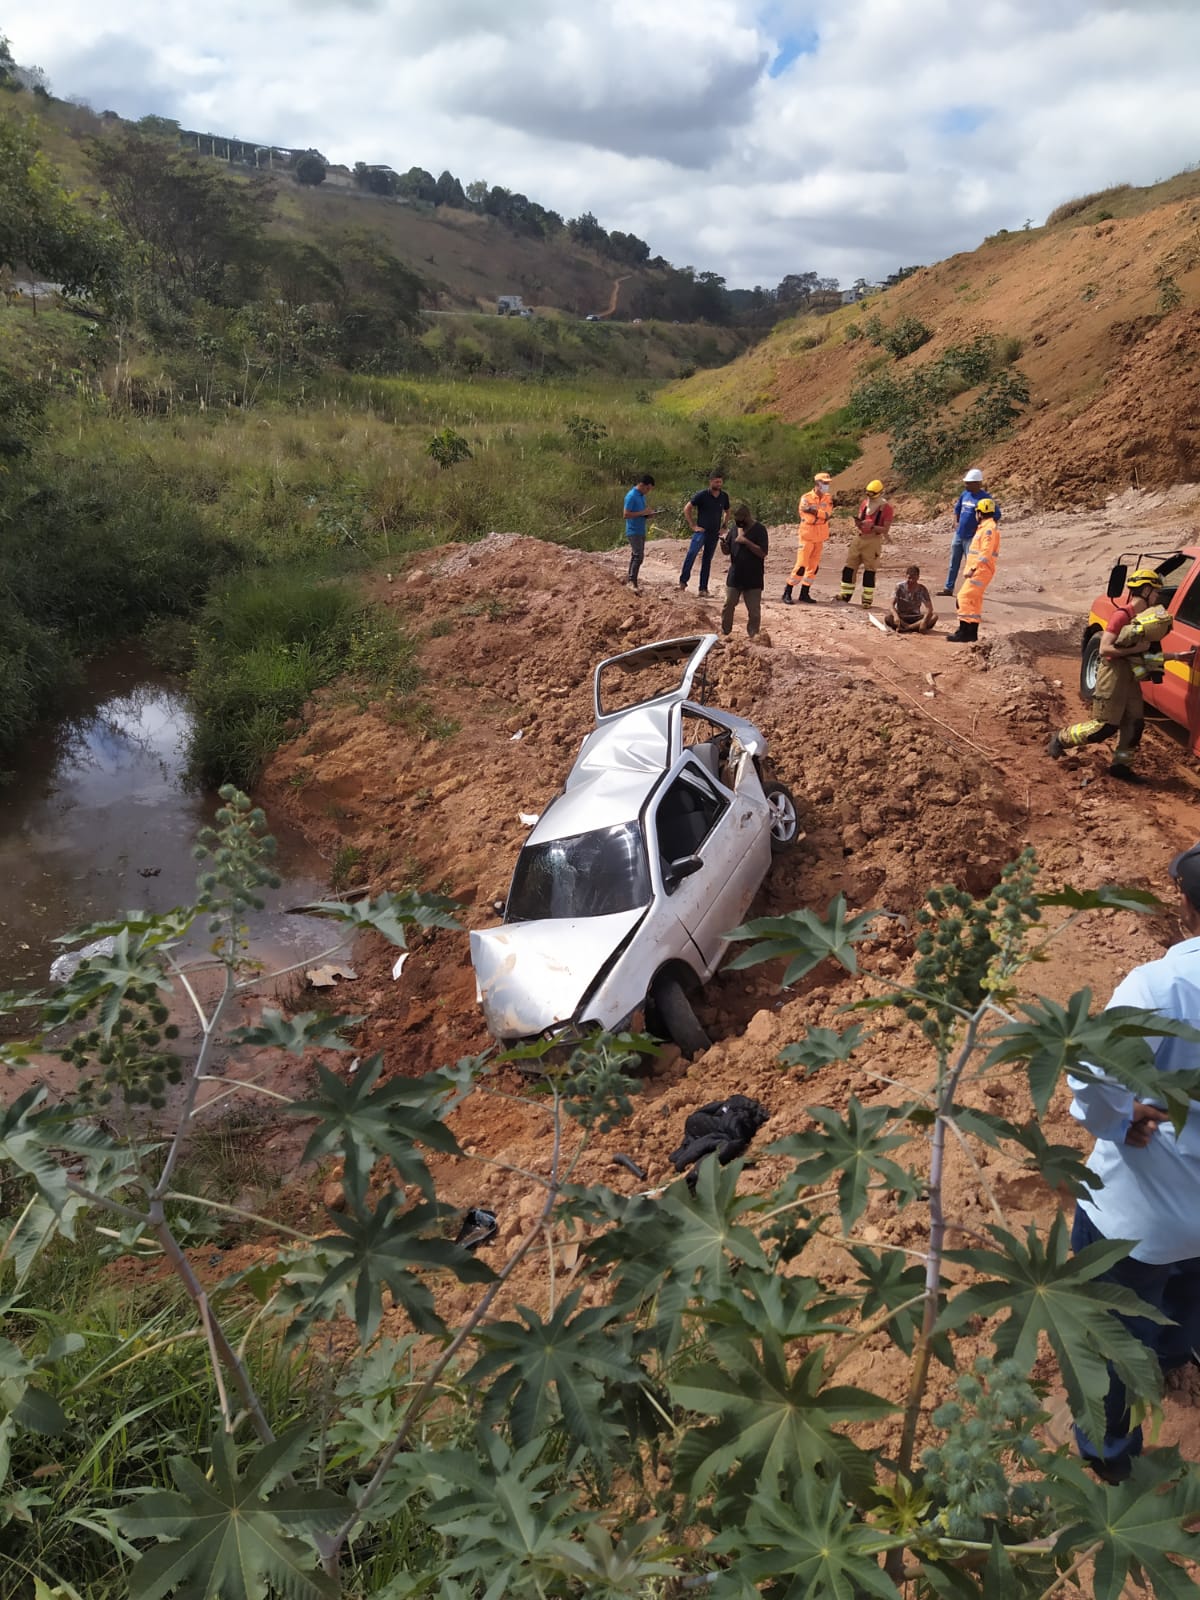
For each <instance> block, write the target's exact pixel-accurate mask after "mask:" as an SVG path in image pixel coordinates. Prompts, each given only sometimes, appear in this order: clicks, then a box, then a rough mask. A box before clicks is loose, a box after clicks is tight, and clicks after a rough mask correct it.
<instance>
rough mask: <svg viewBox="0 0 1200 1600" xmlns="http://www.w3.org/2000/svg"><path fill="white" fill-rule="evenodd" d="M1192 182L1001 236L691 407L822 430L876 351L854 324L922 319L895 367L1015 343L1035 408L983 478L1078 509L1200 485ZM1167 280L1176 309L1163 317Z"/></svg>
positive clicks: (736, 376)
mask: <svg viewBox="0 0 1200 1600" xmlns="http://www.w3.org/2000/svg"><path fill="white" fill-rule="evenodd" d="M1184 177H1185V179H1186V178H1191V179H1192V180H1193V181H1192V182H1191V183H1190V184H1188V183H1185V182H1184V180H1183V179H1181V180H1172V183H1171V184H1170V185H1164V186H1163V187H1162V192H1163V193H1164V194H1167V195H1174V196H1179V194H1180V192H1181V189H1183V190H1184V191H1185V192H1184V197H1183V198H1172V199H1169V200H1165V201H1164V202H1163V203H1160V204H1157V205H1151V206H1150V208H1149V209H1146V210H1139V211H1137V212H1136V213H1135V214H1133V215H1129V216H1122V215H1114V216H1104V220H1096V218H1097V217H1099V216H1101V214H1102V213H1104V212H1106V210H1107V208H1106V207H1105V206H1104V205H1101V204H1096V205H1093V206H1092V207H1090V208H1087V209H1085V210H1084V211H1083V212H1082V213H1081V215H1080V216H1079V217H1077V218H1073V219H1071V220H1069V221H1067V222H1063V223H1058V224H1055V225H1053V226H1047V227H1043V228H1037V229H1030V230H1029V231H1028V232H1022V233H1014V234H1006V235H996V236H994V237H993V238H992V239H990V240H988V241H987V242H986V243H984V244H983V245H981V246H980V247H979V249H977V250H974V251H972V252H969V253H965V254H961V255H956V256H951V257H949V259H947V260H945V261H941V262H939V263H937V264H936V265H935V266H931V267H925V268H922V269H921V270H920V271H918V272H917V273H915V274H914V275H913V276H912V277H910V278H907V279H906V280H905V281H904V282H903V283H900V284H898V285H896V286H895V287H894V288H892V289H889V290H887V291H885V292H884V293H883V294H881V295H877V296H874V297H872V298H871V299H870V300H869V301H867V302H865V303H864V304H862V305H859V306H847V307H845V308H843V309H842V310H841V311H839V312H837V313H835V314H834V315H833V316H832V317H829V318H827V319H825V318H807V319H801V320H799V321H795V322H791V323H788V324H786V325H784V326H783V327H781V328H779V329H778V330H776V332H775V333H773V334H772V335H771V336H770V337H769V338H768V339H767V340H766V341H764V343H763V344H762V345H760V346H758V347H757V348H756V349H755V350H753V351H750V352H748V353H747V355H745V356H744V357H742V359H741V360H740V361H738V362H736V363H735V364H733V365H732V366H730V367H729V368H728V369H726V370H725V371H724V372H722V373H721V374H720V375H719V376H717V377H716V378H714V377H712V376H711V375H708V374H705V375H703V376H701V377H698V378H696V379H693V380H692V381H691V382H690V384H688V385H687V386H686V387H685V388H684V390H683V398H684V402H685V403H686V404H689V405H696V406H702V405H709V404H711V405H713V406H714V408H715V409H718V410H720V409H726V408H728V406H729V405H731V404H737V405H740V406H741V407H742V408H743V409H745V410H759V411H761V410H773V411H776V412H778V414H779V415H780V416H781V417H783V418H785V419H786V420H788V421H793V422H807V421H812V420H815V419H816V418H818V417H820V416H822V415H824V413H826V412H828V411H830V410H832V409H834V408H835V407H838V406H842V405H844V404H845V403H846V401H847V399H848V398H849V394H850V390H851V387H852V385H853V383H854V381H855V378H856V375H857V374H858V373H859V371H860V369H861V368H862V366H863V363H864V361H865V360H866V359H867V358H869V357H873V356H878V354H879V352H877V351H876V350H874V349H873V348H872V347H871V346H870V345H869V344H868V343H867V342H866V341H865V340H857V341H853V340H848V339H847V336H846V329H847V326H848V325H851V324H854V323H856V322H857V323H859V324H861V323H862V321H863V320H864V319H865V318H866V317H868V316H870V315H871V314H873V313H875V314H878V316H879V317H880V318H881V319H882V321H883V322H884V324H885V325H888V326H890V325H891V324H893V323H894V322H896V321H897V320H899V319H900V318H901V317H915V318H917V319H919V320H920V321H921V322H922V323H924V324H925V325H926V326H927V327H928V328H930V329H932V330H933V333H934V337H933V339H932V340H931V341H930V342H929V343H928V344H926V345H925V346H924V347H923V348H921V349H920V350H918V351H917V352H916V353H915V354H913V355H911V356H908V357H907V358H905V359H904V360H903V361H901V362H899V363H898V364H896V366H895V367H894V369H892V370H895V371H896V372H897V373H898V374H901V375H902V374H904V373H906V372H910V371H912V370H914V369H915V368H917V367H919V366H921V365H923V364H924V363H925V362H927V361H930V360H934V359H936V358H937V356H938V355H939V354H940V353H941V352H942V351H943V350H944V349H945V348H946V347H947V346H948V345H951V344H961V343H964V342H966V341H968V340H969V339H971V338H972V337H973V336H974V335H976V334H980V333H994V334H996V335H999V336H1001V337H1002V338H1004V337H1013V338H1016V339H1019V340H1020V341H1021V346H1022V353H1021V356H1020V365H1021V367H1022V369H1023V370H1024V371H1025V373H1026V374H1027V375H1028V378H1029V383H1030V387H1031V390H1032V395H1033V404H1032V406H1031V408H1030V411H1029V413H1028V414H1027V418H1026V420H1025V421H1024V422H1023V424H1022V425H1021V426H1020V427H1019V429H1018V431H1017V433H1016V435H1015V437H1014V438H1013V439H1011V440H1010V441H1008V442H1005V443H1004V444H1002V445H1000V446H998V447H996V448H995V449H993V450H991V451H990V452H985V453H984V456H983V459H982V462H981V463H980V464H981V465H983V466H984V467H985V468H987V469H988V470H989V477H988V481H989V483H993V484H994V485H995V486H997V487H1007V488H1008V489H1009V490H1010V492H1011V491H1013V490H1019V491H1020V492H1021V493H1026V492H1027V493H1028V494H1029V495H1030V496H1031V497H1032V498H1033V500H1034V501H1035V503H1037V504H1039V505H1068V504H1072V503H1074V502H1075V501H1076V500H1078V499H1079V498H1081V497H1082V498H1084V499H1085V500H1094V499H1095V497H1096V495H1097V493H1098V492H1099V491H1104V490H1113V489H1116V490H1120V489H1123V488H1125V487H1127V486H1128V485H1130V484H1133V485H1134V486H1141V487H1150V486H1158V485H1166V484H1170V483H1175V482H1178V481H1179V480H1181V479H1195V478H1197V477H1200V390H1198V388H1197V376H1198V375H1200V367H1198V363H1200V338H1198V337H1197V335H1198V332H1200V314H1198V313H1197V312H1196V311H1195V310H1194V309H1193V308H1194V307H1196V306H1197V304H1200V200H1198V198H1197V194H1196V189H1195V181H1194V180H1195V175H1184ZM1189 189H1190V192H1187V191H1188V190H1189ZM1153 198H1155V194H1154V191H1149V192H1148V193H1145V194H1144V195H1143V199H1144V200H1145V201H1147V202H1148V201H1149V200H1152V199H1153ZM1118 204H1119V202H1117V201H1114V202H1113V205H1114V206H1116V205H1118ZM1164 276H1165V277H1169V278H1170V279H1172V280H1173V282H1174V284H1175V285H1176V287H1177V289H1178V292H1179V294H1180V296H1181V302H1180V304H1179V306H1178V307H1177V308H1176V309H1173V310H1168V311H1167V312H1166V313H1165V314H1160V312H1161V309H1162V305H1163V302H1162V298H1161V294H1162V291H1161V284H1160V280H1161V279H1162V278H1163V277H1164ZM881 455H882V449H878V450H875V452H874V456H875V458H876V459H878V458H879V457H880V456H881ZM882 459H883V461H886V456H883V458H882ZM879 464H880V465H882V461H880V462H879ZM873 470H874V468H873ZM861 476H862V474H861V470H860V469H859V468H857V467H856V468H854V469H852V472H851V474H850V475H849V477H852V478H853V481H854V483H855V484H856V485H857V484H858V483H859V481H860V479H861ZM847 481H849V478H848V479H847Z"/></svg>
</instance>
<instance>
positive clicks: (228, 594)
mask: <svg viewBox="0 0 1200 1600" xmlns="http://www.w3.org/2000/svg"><path fill="white" fill-rule="evenodd" d="M411 655H412V647H411V645H410V644H409V642H408V641H407V640H406V639H405V638H404V637H403V636H402V635H401V634H400V632H399V630H398V628H397V626H396V624H395V622H394V621H393V620H392V619H391V618H390V617H389V616H388V615H387V614H386V613H383V612H381V611H379V610H378V609H377V608H372V607H368V606H364V605H363V603H362V601H361V600H360V599H359V598H358V597H357V595H356V594H355V593H354V591H353V590H352V589H351V588H349V587H347V586H346V585H345V584H343V583H340V582H337V581H334V580H325V581H320V582H318V581H314V579H313V578H312V576H311V575H310V574H307V573H304V572H299V571H285V572H276V573H272V574H271V575H270V576H269V577H268V576H257V575H251V576H245V577H241V578H238V579H235V580H230V581H228V582H226V583H224V584H223V585H222V586H221V587H220V588H219V589H217V590H216V592H215V593H214V594H213V595H212V596H211V597H210V598H209V600H208V602H207V604H206V606H205V608H204V612H203V615H202V617H201V619H200V625H199V629H198V646H197V652H196V663H195V666H194V668H193V670H192V674H191V678H190V684H191V689H192V694H193V698H194V700H195V703H196V711H197V721H196V725H195V730H194V733H193V737H192V747H191V760H192V765H193V767H194V769H195V771H196V773H197V775H198V776H199V777H201V778H203V779H204V780H206V781H207V782H209V783H214V784H220V783H225V782H232V783H236V784H238V785H239V786H240V787H242V788H250V787H251V786H252V785H253V784H254V783H255V781H256V780H257V779H258V777H259V775H260V773H261V771H262V768H263V765H264V763H265V762H266V760H267V758H268V757H269V756H270V754H271V752H272V751H273V750H274V749H275V748H276V746H277V745H278V744H279V742H280V740H281V739H282V738H283V736H284V733H285V731H286V726H287V724H288V722H289V721H290V720H291V719H292V718H293V717H295V716H297V715H298V714H299V712H300V711H301V710H302V709H303V707H304V703H305V701H306V700H307V699H308V698H309V696H310V695H311V694H312V693H313V691H314V690H316V689H319V688H321V687H322V686H323V685H324V684H327V683H329V682H331V681H332V680H333V679H334V678H336V677H338V676H339V675H340V674H342V673H345V672H349V673H351V674H352V675H358V676H363V677H367V678H369V679H371V680H372V681H373V682H375V683H379V684H383V683H388V684H389V685H390V686H391V687H392V688H393V689H395V688H397V687H399V688H400V689H401V691H402V692H403V691H405V690H407V689H408V688H411V687H412V686H413V685H414V683H415V673H414V672H413V669H412V668H411Z"/></svg>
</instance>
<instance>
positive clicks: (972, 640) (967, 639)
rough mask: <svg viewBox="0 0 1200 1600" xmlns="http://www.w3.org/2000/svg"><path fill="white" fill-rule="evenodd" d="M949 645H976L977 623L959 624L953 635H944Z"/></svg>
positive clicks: (977, 638) (977, 637)
mask: <svg viewBox="0 0 1200 1600" xmlns="http://www.w3.org/2000/svg"><path fill="white" fill-rule="evenodd" d="M946 641H947V643H949V644H977V643H978V641H979V624H978V623H977V622H960V623H959V625H958V627H957V628H956V629H955V630H954V632H953V633H948V634H947V635H946Z"/></svg>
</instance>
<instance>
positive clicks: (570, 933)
mask: <svg viewBox="0 0 1200 1600" xmlns="http://www.w3.org/2000/svg"><path fill="white" fill-rule="evenodd" d="M645 914H646V909H645V907H642V908H640V909H638V910H634V911H617V912H613V913H611V914H610V915H609V916H606V917H577V918H573V919H564V918H559V917H554V918H547V919H545V920H543V921H539V922H510V923H505V924H504V925H503V926H501V927H499V928H477V929H475V930H474V931H473V932H472V934H471V962H472V965H473V966H474V968H475V984H476V988H477V991H478V998H479V1003H480V1005H481V1006H482V1007H483V1014H484V1016H485V1018H486V1019H487V1025H488V1027H489V1028H490V1029H491V1031H492V1033H493V1034H494V1035H495V1037H496V1038H497V1039H528V1038H531V1037H533V1036H534V1035H535V1034H539V1033H541V1032H543V1030H544V1029H546V1028H552V1027H554V1025H555V1024H556V1023H560V1022H570V1021H572V1020H573V1019H574V1018H575V1013H576V1010H577V1008H578V1006H579V1004H580V1002H581V1001H582V999H583V996H584V995H585V993H586V992H587V990H588V989H589V988H590V987H591V984H592V982H593V980H594V979H595V977H596V975H597V973H598V972H599V971H600V969H601V967H602V966H603V965H604V963H605V962H606V961H607V960H608V958H609V957H610V956H611V955H612V953H613V951H614V950H615V949H616V948H617V946H618V945H619V944H620V943H621V941H622V939H624V938H625V936H626V934H628V933H629V932H630V931H631V930H632V929H633V928H635V927H636V926H637V924H638V923H639V922H640V921H641V919H642V918H643V917H644V916H645Z"/></svg>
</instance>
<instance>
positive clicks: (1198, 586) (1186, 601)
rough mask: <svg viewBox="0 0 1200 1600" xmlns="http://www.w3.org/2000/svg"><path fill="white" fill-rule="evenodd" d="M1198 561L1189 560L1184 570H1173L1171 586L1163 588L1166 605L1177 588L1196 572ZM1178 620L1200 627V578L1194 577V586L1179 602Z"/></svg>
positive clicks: (1176, 614)
mask: <svg viewBox="0 0 1200 1600" xmlns="http://www.w3.org/2000/svg"><path fill="white" fill-rule="evenodd" d="M1195 567H1196V563H1195V562H1194V561H1189V562H1188V564H1187V566H1185V567H1184V568H1183V569H1182V570H1178V571H1175V572H1172V573H1171V575H1170V587H1169V588H1167V589H1164V590H1163V593H1162V603H1163V605H1164V606H1169V605H1170V604H1171V599H1172V597H1173V595H1174V593H1175V591H1176V590H1177V589H1180V588H1182V586H1183V585H1184V584H1185V583H1186V582H1187V581H1188V579H1189V578H1190V577H1192V576H1193V573H1194V572H1195ZM1175 620H1176V622H1186V623H1189V624H1190V625H1191V626H1192V627H1193V628H1200V578H1193V582H1192V586H1191V588H1190V589H1189V590H1188V592H1187V593H1186V594H1185V595H1184V597H1183V599H1182V600H1181V601H1180V602H1179V610H1178V611H1177V612H1176V613H1175Z"/></svg>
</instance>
